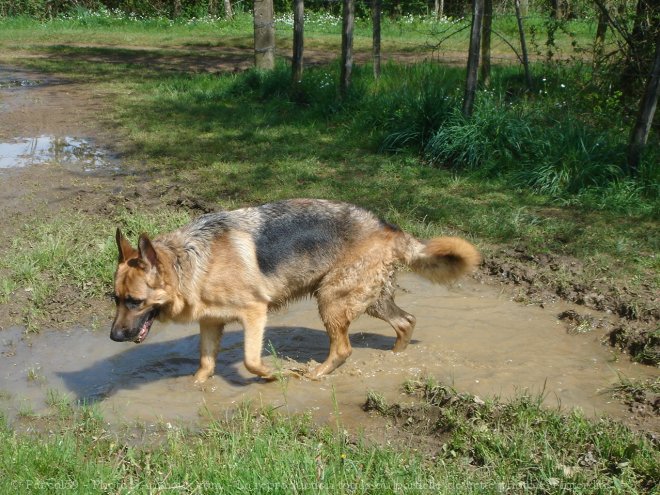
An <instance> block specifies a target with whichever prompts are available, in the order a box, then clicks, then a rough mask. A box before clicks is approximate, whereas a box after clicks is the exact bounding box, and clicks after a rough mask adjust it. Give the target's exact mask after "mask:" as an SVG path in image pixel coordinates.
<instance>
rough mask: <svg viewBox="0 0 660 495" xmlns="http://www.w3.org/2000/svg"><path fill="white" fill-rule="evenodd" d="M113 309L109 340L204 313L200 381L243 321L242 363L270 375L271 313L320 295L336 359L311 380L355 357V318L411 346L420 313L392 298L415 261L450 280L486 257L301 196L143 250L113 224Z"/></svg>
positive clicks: (224, 215) (455, 241) (199, 223)
mask: <svg viewBox="0 0 660 495" xmlns="http://www.w3.org/2000/svg"><path fill="white" fill-rule="evenodd" d="M117 246H118V247H119V264H118V266H117V271H116V273H115V300H116V303H117V314H116V316H115V320H114V322H113V324H112V330H111V333H110V338H112V340H116V341H127V340H131V341H135V342H138V343H139V342H142V341H143V340H144V339H145V338H146V336H147V334H148V333H149V329H150V328H151V324H152V323H153V321H154V319H156V318H157V319H159V320H172V321H175V322H182V323H185V322H192V321H198V322H199V326H200V332H201V337H200V366H199V370H198V371H197V372H196V373H195V379H196V381H197V382H204V381H205V380H206V379H208V378H209V377H210V376H212V375H213V373H214V371H215V361H216V355H217V353H218V349H219V345H220V338H221V336H222V331H223V328H224V326H225V324H226V323H228V322H232V321H238V322H240V323H241V324H242V325H243V328H244V329H245V366H246V368H247V369H248V370H249V371H250V372H252V373H254V374H256V375H259V376H262V377H264V378H271V377H272V372H271V370H269V369H268V368H267V367H266V366H265V365H264V364H263V362H262V360H261V351H262V345H263V335H264V329H265V326H266V316H267V314H268V311H269V310H271V309H276V308H278V307H281V306H283V305H285V304H286V303H287V302H289V301H291V300H294V299H297V298H301V297H304V296H307V295H314V296H315V297H316V299H317V301H318V307H319V313H320V315H321V319H322V320H323V323H324V325H325V328H326V330H327V332H328V336H329V337H330V352H329V355H328V358H327V359H326V360H325V362H323V363H322V364H320V365H319V366H318V367H316V368H315V369H314V370H313V371H311V373H310V376H311V377H312V378H318V377H320V376H323V375H325V374H327V373H330V372H332V371H333V370H334V369H335V368H337V367H338V366H340V365H341V364H342V363H343V362H344V361H346V358H348V356H350V354H351V344H350V341H349V339H348V326H349V325H350V323H351V321H353V320H354V319H355V318H357V317H358V316H359V315H361V314H362V313H367V314H369V315H371V316H375V317H376V318H380V319H381V320H384V321H386V322H387V323H389V324H390V325H391V326H392V327H393V328H394V331H395V332H396V343H395V344H394V349H393V350H394V351H395V352H398V351H403V350H404V349H405V348H406V346H407V345H408V342H409V341H410V338H411V336H412V333H413V329H414V327H415V317H414V316H412V315H411V314H409V313H406V312H405V311H403V310H402V309H401V308H399V307H398V306H397V305H396V304H395V303H394V275H395V271H396V269H397V267H399V266H401V265H407V266H409V267H410V268H412V270H413V271H415V272H416V273H418V274H420V275H422V276H423V277H426V278H427V279H429V280H431V281H433V282H437V283H444V282H449V281H452V280H454V279H456V278H458V277H460V276H461V275H463V274H465V273H467V272H469V271H471V270H472V269H474V268H475V267H476V266H477V264H478V263H479V260H480V257H479V253H478V252H477V250H476V249H475V248H474V246H472V245H471V244H470V243H469V242H467V241H465V240H463V239H460V238H456V237H438V238H435V239H431V240H428V241H422V240H418V239H416V238H414V237H413V236H411V235H409V234H407V233H405V232H403V231H401V230H400V229H399V228H397V227H395V226H393V225H390V224H388V223H386V222H383V221H382V220H379V219H378V218H377V217H376V216H375V215H374V214H372V213H370V212H368V211H366V210H364V209H362V208H359V207H357V206H354V205H350V204H346V203H335V202H331V201H324V200H315V199H296V200H289V201H281V202H277V203H270V204H265V205H262V206H257V207H254V208H244V209H240V210H235V211H223V212H218V213H209V214H207V215H204V216H202V217H200V218H198V219H197V220H195V221H193V222H192V223H190V224H189V225H186V226H184V227H181V228H180V229H178V230H176V231H174V232H171V233H168V234H164V235H160V236H158V237H156V238H155V239H153V240H150V239H149V238H148V237H147V236H146V235H145V234H142V235H141V236H140V239H139V242H138V247H137V249H135V248H133V247H132V245H131V244H130V242H129V241H128V240H127V239H126V238H125V237H124V236H123V234H122V233H121V232H120V230H119V229H117Z"/></svg>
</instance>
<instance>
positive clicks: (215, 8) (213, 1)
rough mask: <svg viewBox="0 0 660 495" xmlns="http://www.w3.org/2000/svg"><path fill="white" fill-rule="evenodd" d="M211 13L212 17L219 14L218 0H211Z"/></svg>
mask: <svg viewBox="0 0 660 495" xmlns="http://www.w3.org/2000/svg"><path fill="white" fill-rule="evenodd" d="M209 15H210V16H212V17H215V16H216V15H218V3H217V2H216V0H209Z"/></svg>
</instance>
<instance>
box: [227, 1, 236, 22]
mask: <svg viewBox="0 0 660 495" xmlns="http://www.w3.org/2000/svg"><path fill="white" fill-rule="evenodd" d="M225 18H226V19H228V20H232V19H233V18H234V12H233V11H232V8H231V0H225Z"/></svg>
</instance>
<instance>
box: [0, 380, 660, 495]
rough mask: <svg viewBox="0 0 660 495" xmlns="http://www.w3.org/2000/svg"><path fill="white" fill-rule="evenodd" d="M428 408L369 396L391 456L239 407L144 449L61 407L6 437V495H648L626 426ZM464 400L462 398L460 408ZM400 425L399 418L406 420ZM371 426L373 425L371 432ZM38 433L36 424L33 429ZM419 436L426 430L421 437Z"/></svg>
mask: <svg viewBox="0 0 660 495" xmlns="http://www.w3.org/2000/svg"><path fill="white" fill-rule="evenodd" d="M407 388H408V391H409V392H410V393H413V394H416V395H417V396H418V397H419V398H420V402H419V403H418V404H417V406H414V407H413V406H406V407H402V406H391V405H386V404H384V403H383V402H382V400H379V399H378V396H377V394H370V396H369V398H368V400H367V402H366V405H365V407H366V408H367V409H372V410H377V411H380V413H382V414H385V415H386V416H388V417H391V418H394V419H395V421H396V423H398V426H394V427H391V428H389V429H388V430H387V431H388V437H389V445H388V446H384V445H380V444H378V443H374V442H373V441H370V440H369V438H368V437H364V436H363V435H362V434H360V432H348V431H346V430H345V429H344V428H343V427H342V426H341V424H337V425H335V427H333V428H330V427H319V426H316V425H314V424H313V423H312V422H311V421H310V418H309V417H307V416H294V417H286V416H281V415H279V414H277V413H275V412H273V411H271V410H268V409H265V410H264V409H262V410H257V411H255V410H253V409H251V408H249V407H242V408H239V409H238V410H237V411H235V412H234V413H233V415H232V416H231V417H230V418H229V419H211V420H210V423H209V424H208V425H207V426H206V427H203V428H201V429H199V430H196V431H190V430H186V429H181V428H179V427H177V426H174V427H169V428H168V427H165V426H163V428H162V429H161V431H160V434H159V435H157V436H156V437H153V436H152V440H151V442H150V443H147V444H140V443H139V442H138V443H136V442H135V440H131V439H130V436H129V437H127V436H126V435H125V434H123V433H117V432H112V431H110V430H108V429H107V426H106V424H105V423H104V421H103V418H102V417H101V416H100V415H99V414H98V411H96V410H95V409H94V408H88V407H84V408H77V407H71V406H70V405H67V404H66V403H65V402H62V401H61V400H60V401H58V402H57V404H56V408H57V412H56V413H55V415H54V416H52V417H49V418H40V419H38V420H37V419H32V420H31V421H33V423H32V424H33V425H34V426H33V428H32V431H41V433H40V434H35V433H17V432H15V431H12V430H11V429H9V428H8V427H7V426H4V425H3V426H2V427H0V445H1V446H2V447H0V473H2V476H1V477H0V487H2V490H3V493H17V494H20V493H52V492H53V491H54V490H58V489H61V490H63V491H64V492H66V493H108V492H112V493H124V492H127V491H130V492H132V493H153V492H154V491H159V492H168V491H176V492H185V493H189V492H190V493H238V492H246V493H427V492H429V491H432V492H434V493H464V494H471V493H474V494H477V493H479V494H481V493H502V492H506V493H529V492H536V493H566V491H570V492H571V493H621V494H636V493H649V492H650V491H652V489H653V486H654V483H655V482H656V481H657V479H658V476H659V475H660V472H658V466H659V461H660V459H659V458H658V451H657V450H656V449H655V448H654V447H653V446H652V444H651V443H650V442H649V441H648V440H646V439H645V438H643V437H642V436H640V435H639V434H636V433H633V432H631V431H630V430H628V429H627V428H625V427H623V426H621V425H620V424H617V423H614V422H611V421H609V420H606V419H601V420H588V419H586V418H584V417H583V416H582V415H581V414H580V413H577V412H574V413H562V412H558V411H552V410H545V409H542V408H541V407H540V406H539V404H540V402H541V400H540V398H538V397H528V396H519V397H517V398H515V399H512V400H510V401H498V400H487V401H482V400H481V399H478V398H475V397H472V396H467V395H458V394H456V393H455V392H453V391H451V389H449V388H448V387H445V386H440V385H437V384H435V383H432V382H426V383H423V384H417V383H413V384H408V386H407ZM452 397H453V399H452ZM397 418H398V419H397ZM366 419H367V418H366V416H365V420H366ZM26 421H27V420H26ZM422 423H423V424H424V425H425V426H424V427H423V428H421V425H422Z"/></svg>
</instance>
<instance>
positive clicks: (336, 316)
mask: <svg viewBox="0 0 660 495" xmlns="http://www.w3.org/2000/svg"><path fill="white" fill-rule="evenodd" d="M319 310H320V313H321V319H322V320H323V323H324V324H325V328H326V330H327V332H328V337H330V353H329V354H328V357H327V358H326V360H325V361H324V362H323V363H321V364H320V365H318V366H317V367H316V368H314V369H313V370H312V371H311V372H310V373H309V378H312V379H314V380H315V379H318V378H320V377H322V376H323V375H327V374H328V373H332V372H333V371H334V370H335V369H337V367H339V366H341V365H342V364H344V362H345V361H346V359H348V357H349V356H350V355H351V353H352V352H353V350H352V349H351V342H350V340H349V339H348V326H349V325H350V323H351V321H350V319H349V318H348V316H347V311H346V310H345V308H343V307H342V305H341V302H339V304H337V305H333V306H332V307H327V306H324V305H323V304H319Z"/></svg>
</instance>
